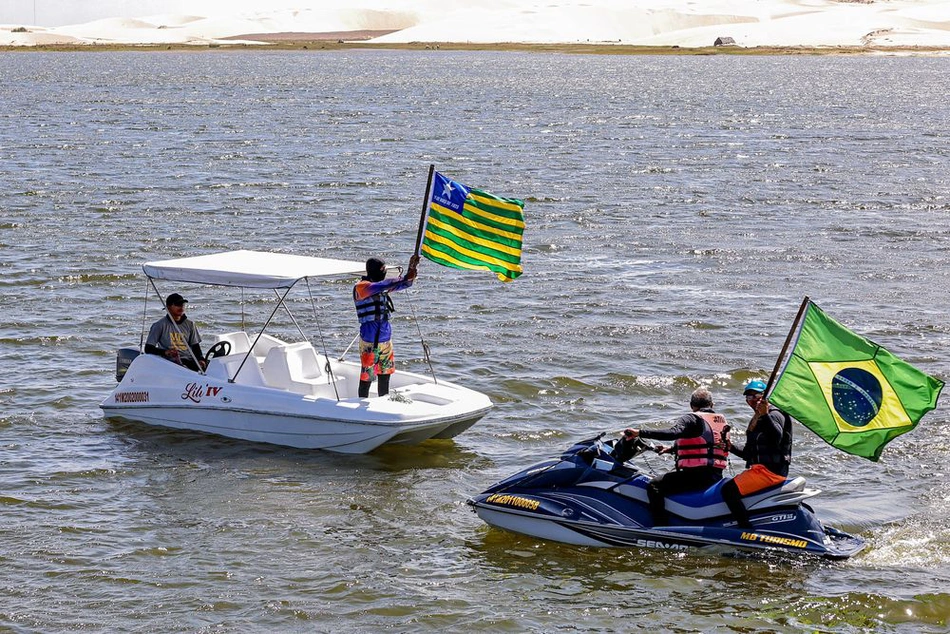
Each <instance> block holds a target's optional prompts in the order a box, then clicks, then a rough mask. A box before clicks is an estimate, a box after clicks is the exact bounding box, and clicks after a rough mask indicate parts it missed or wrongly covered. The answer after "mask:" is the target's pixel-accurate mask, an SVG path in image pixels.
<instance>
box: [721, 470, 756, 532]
mask: <svg viewBox="0 0 950 634" xmlns="http://www.w3.org/2000/svg"><path fill="white" fill-rule="evenodd" d="M722 499H723V501H724V502H725V503H726V506H728V507H729V512H730V513H732V516H733V517H734V518H736V525H737V526H739V528H752V523H751V522H750V521H749V511H747V510H746V508H745V504H743V503H742V494H741V493H739V487H738V486H736V482H735V480H729V481H728V482H726V483H725V484H723V485H722Z"/></svg>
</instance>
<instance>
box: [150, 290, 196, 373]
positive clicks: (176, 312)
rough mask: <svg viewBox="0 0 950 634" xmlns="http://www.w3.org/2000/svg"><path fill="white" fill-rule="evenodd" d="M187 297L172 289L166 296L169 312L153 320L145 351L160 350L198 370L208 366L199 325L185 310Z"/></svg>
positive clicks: (174, 359) (166, 356) (166, 305)
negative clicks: (202, 349)
mask: <svg viewBox="0 0 950 634" xmlns="http://www.w3.org/2000/svg"><path fill="white" fill-rule="evenodd" d="M187 303H188V300H187V299H185V298H184V297H182V296H181V295H179V294H178V293H172V294H171V295H169V296H168V298H167V299H166V300H165V310H166V311H168V312H167V314H166V315H165V316H164V317H162V318H161V319H159V320H158V321H156V322H155V323H154V324H152V328H151V329H150V330H149V331H148V339H146V340H145V353H146V354H157V355H158V356H161V357H165V358H166V359H168V360H169V361H174V362H175V363H177V364H178V365H183V366H185V367H186V368H188V369H190V370H194V371H195V372H199V371H201V370H204V369H205V367H207V362H206V361H205V360H204V355H203V354H201V335H200V334H198V327H197V326H195V323H194V322H193V321H191V320H190V319H188V316H187V315H186V314H185V304H187Z"/></svg>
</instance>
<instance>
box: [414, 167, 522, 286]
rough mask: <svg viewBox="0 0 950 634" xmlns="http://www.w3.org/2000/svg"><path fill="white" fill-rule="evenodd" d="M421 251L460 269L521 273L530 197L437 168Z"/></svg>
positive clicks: (507, 276) (504, 277) (507, 277)
mask: <svg viewBox="0 0 950 634" xmlns="http://www.w3.org/2000/svg"><path fill="white" fill-rule="evenodd" d="M424 223H425V225H424V226H425V228H424V230H423V234H422V248H421V252H422V255H424V256H425V257H426V258H427V259H429V260H432V261H433V262H437V263H438V264H442V265H443V266H449V267H452V268H455V269H470V270H479V271H493V272H495V273H496V274H497V275H498V279H500V280H501V281H503V282H510V281H511V280H513V279H515V278H516V277H518V276H519V275H521V272H522V271H521V240H522V235H523V233H524V202H522V201H520V200H516V199H514V198H499V197H498V196H494V195H492V194H489V193H488V192H485V191H482V190H480V189H474V188H471V187H466V186H465V185H462V184H461V183H457V182H455V181H453V180H451V179H449V178H446V177H445V176H443V175H442V174H440V173H438V172H435V174H434V179H433V181H432V190H431V192H430V194H429V201H428V207H427V213H426V217H425V220H424Z"/></svg>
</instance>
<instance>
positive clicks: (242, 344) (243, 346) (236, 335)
mask: <svg viewBox="0 0 950 634" xmlns="http://www.w3.org/2000/svg"><path fill="white" fill-rule="evenodd" d="M218 341H227V342H228V343H230V344H231V352H230V353H229V354H246V353H247V351H248V350H250V349H251V339H250V338H249V337H248V336H247V333H246V332H244V331H243V330H238V331H236V332H229V333H225V334H223V335H218ZM215 343H217V342H215ZM241 371H242V372H243V371H244V370H241Z"/></svg>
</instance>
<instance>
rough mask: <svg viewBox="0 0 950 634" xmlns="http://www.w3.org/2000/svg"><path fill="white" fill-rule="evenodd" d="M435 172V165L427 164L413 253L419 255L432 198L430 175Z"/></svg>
mask: <svg viewBox="0 0 950 634" xmlns="http://www.w3.org/2000/svg"><path fill="white" fill-rule="evenodd" d="M433 173H435V165H434V164H430V165H429V179H428V180H427V181H426V196H425V200H423V201H422V214H421V215H420V216H419V232H418V233H417V234H416V250H415V251H413V255H419V249H420V248H421V246H422V234H423V232H424V231H425V228H426V219H427V218H428V215H429V200H431V198H432V175H433Z"/></svg>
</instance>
